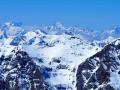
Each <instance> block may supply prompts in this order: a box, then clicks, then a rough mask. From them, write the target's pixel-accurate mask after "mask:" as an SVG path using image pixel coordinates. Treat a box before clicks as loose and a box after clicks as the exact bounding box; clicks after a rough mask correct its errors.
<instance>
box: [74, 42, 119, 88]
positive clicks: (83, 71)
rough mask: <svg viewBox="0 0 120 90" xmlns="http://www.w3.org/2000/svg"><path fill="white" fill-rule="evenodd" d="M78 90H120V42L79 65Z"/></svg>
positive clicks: (110, 45)
mask: <svg viewBox="0 0 120 90" xmlns="http://www.w3.org/2000/svg"><path fill="white" fill-rule="evenodd" d="M76 76H77V84H76V86H77V90H120V40H116V41H114V42H113V43H111V44H109V45H107V46H106V47H104V49H103V50H102V51H100V52H98V53H97V54H95V55H93V56H92V57H90V58H88V59H86V61H85V62H83V63H82V64H80V65H79V67H78V70H77V75H76Z"/></svg>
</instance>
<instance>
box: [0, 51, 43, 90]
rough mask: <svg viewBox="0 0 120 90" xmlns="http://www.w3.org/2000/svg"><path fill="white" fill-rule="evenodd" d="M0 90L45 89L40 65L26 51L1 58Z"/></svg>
mask: <svg viewBox="0 0 120 90" xmlns="http://www.w3.org/2000/svg"><path fill="white" fill-rule="evenodd" d="M13 52H14V51H13ZM0 90H44V85H43V79H42V77H41V73H40V70H39V67H38V66H37V65H36V64H35V63H34V62H33V61H32V60H31V58H30V57H29V56H28V54H27V53H26V52H24V51H17V52H16V53H14V54H11V55H9V56H8V57H5V56H2V57H1V58H0Z"/></svg>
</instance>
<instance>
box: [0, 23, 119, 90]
mask: <svg viewBox="0 0 120 90" xmlns="http://www.w3.org/2000/svg"><path fill="white" fill-rule="evenodd" d="M115 31H116V30H114V31H112V33H113V32H115ZM99 32H100V31H98V32H96V31H93V30H87V29H79V28H78V27H65V26H64V25H63V24H61V23H56V24H55V25H51V26H40V27H27V28H26V27H23V26H21V24H19V23H18V24H17V23H15V24H14V23H5V24H3V25H1V27H0V57H1V58H2V56H4V57H5V58H9V57H10V56H11V55H12V57H10V59H11V61H10V62H11V63H12V62H14V58H15V57H16V55H13V51H15V50H16V49H17V50H18V51H21V52H20V53H22V52H25V53H27V56H28V59H30V61H29V60H27V61H26V62H27V63H28V64H29V62H32V63H34V64H33V65H34V66H35V67H37V68H38V69H39V72H40V76H41V77H40V80H43V81H42V82H41V83H42V84H40V85H42V87H44V89H45V90H76V83H78V77H77V78H76V73H77V69H78V70H79V68H78V65H82V64H81V63H83V62H86V58H89V57H92V56H93V55H94V54H96V53H97V52H99V51H100V50H101V49H102V48H103V47H105V46H107V45H108V44H109V43H110V42H112V41H114V39H116V38H118V37H114V35H112V34H109V35H108V36H109V37H104V38H100V35H101V36H102V35H103V36H104V35H105V36H106V34H103V32H102V33H100V34H99ZM106 32H107V31H105V33H106ZM117 34H118V36H119V33H117ZM16 53H17V52H16ZM22 57H23V56H22ZM22 59H23V61H24V58H22ZM22 59H21V60H22ZM15 61H16V59H15ZM3 62H4V60H3ZM17 63H19V62H18V61H17ZM0 67H4V65H2V64H0ZM18 67H19V66H18ZM23 67H25V65H23ZM18 69H19V68H18ZM2 70H3V69H2ZM16 71H19V70H16ZM8 72H9V71H6V73H8ZM19 72H21V71H19ZM37 72H38V71H37ZM6 73H3V74H5V75H6ZM17 76H18V75H17ZM2 79H3V78H2ZM25 79H26V80H28V79H29V75H28V73H27V78H26V77H25ZM76 80H77V81H76ZM7 83H8V82H7ZM16 83H18V82H17V81H16ZM43 84H44V85H43ZM29 85H31V84H30V83H29ZM37 85H38V84H37ZM38 86H39V85H38ZM77 88H78V85H77ZM44 89H43V88H42V89H41V90H44ZM3 90H4V89H3ZM20 90H21V89H20ZM22 90H23V89H22ZM25 90H27V89H25ZM35 90H38V89H35ZM78 90H79V89H78ZM81 90H82V89H81Z"/></svg>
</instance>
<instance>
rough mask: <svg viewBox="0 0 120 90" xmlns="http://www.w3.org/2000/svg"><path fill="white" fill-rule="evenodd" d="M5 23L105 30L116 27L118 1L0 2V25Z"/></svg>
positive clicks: (54, 0)
mask: <svg viewBox="0 0 120 90" xmlns="http://www.w3.org/2000/svg"><path fill="white" fill-rule="evenodd" d="M7 21H15V22H19V21H20V22H23V24H25V25H39V24H45V25H48V24H53V23H55V22H57V21H60V22H63V23H64V24H65V25H67V26H74V25H77V26H80V27H86V28H90V29H98V30H100V29H108V28H112V27H113V26H117V25H120V0H0V23H4V22H7Z"/></svg>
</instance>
